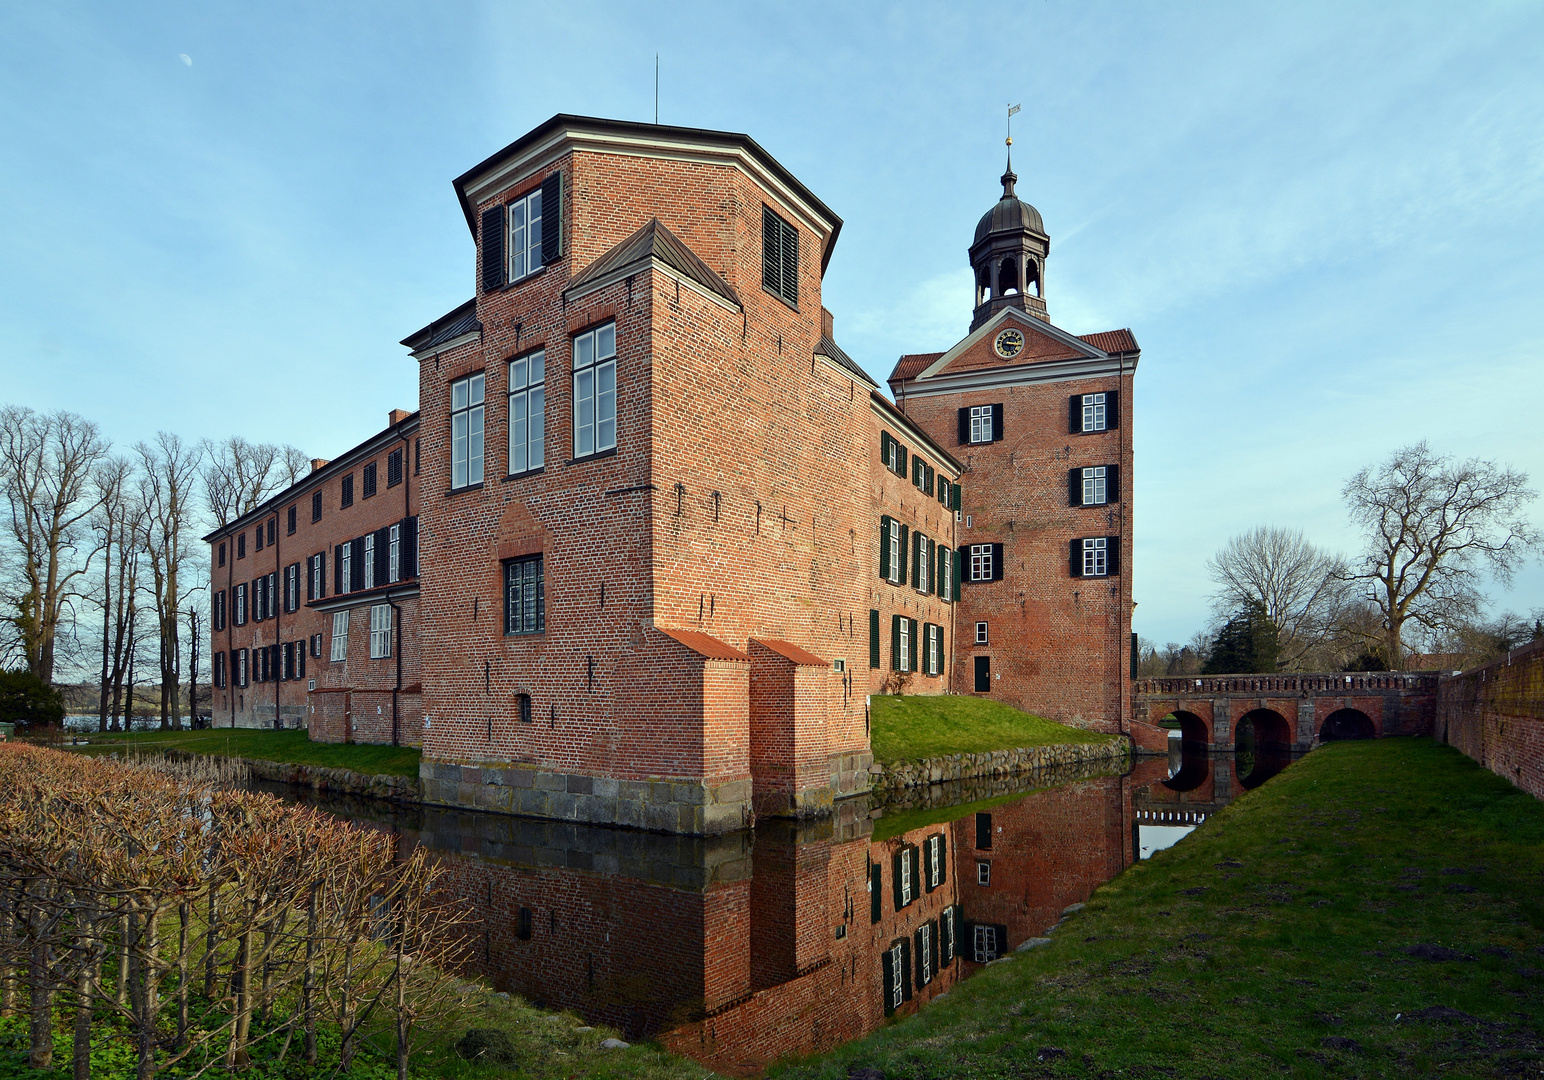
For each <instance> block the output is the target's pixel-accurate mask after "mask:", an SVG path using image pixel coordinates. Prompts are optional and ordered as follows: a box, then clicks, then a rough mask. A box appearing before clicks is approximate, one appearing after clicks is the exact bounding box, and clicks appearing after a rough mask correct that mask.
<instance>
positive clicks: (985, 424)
mask: <svg viewBox="0 0 1544 1080" xmlns="http://www.w3.org/2000/svg"><path fill="white" fill-rule="evenodd" d="M970 441H971V442H972V443H989V442H991V441H992V406H990V405H972V406H971V407H970Z"/></svg>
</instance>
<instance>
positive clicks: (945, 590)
mask: <svg viewBox="0 0 1544 1080" xmlns="http://www.w3.org/2000/svg"><path fill="white" fill-rule="evenodd" d="M938 599H940V600H953V599H954V549H953V548H951V547H949V546H947V545H945V544H939V545H938Z"/></svg>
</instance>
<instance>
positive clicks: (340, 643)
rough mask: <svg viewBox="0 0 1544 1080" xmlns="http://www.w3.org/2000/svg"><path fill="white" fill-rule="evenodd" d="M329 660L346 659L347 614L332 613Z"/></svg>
mask: <svg viewBox="0 0 1544 1080" xmlns="http://www.w3.org/2000/svg"><path fill="white" fill-rule="evenodd" d="M329 659H331V660H334V661H337V660H347V659H348V612H346V611H335V612H333V613H332V654H331V656H330V657H329Z"/></svg>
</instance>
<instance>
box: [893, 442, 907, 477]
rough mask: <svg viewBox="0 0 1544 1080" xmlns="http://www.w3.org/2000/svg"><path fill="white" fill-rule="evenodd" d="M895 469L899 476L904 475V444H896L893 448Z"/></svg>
mask: <svg viewBox="0 0 1544 1080" xmlns="http://www.w3.org/2000/svg"><path fill="white" fill-rule="evenodd" d="M895 471H896V473H897V474H899V475H901V476H905V475H906V448H905V447H904V446H897V447H896V448H895Z"/></svg>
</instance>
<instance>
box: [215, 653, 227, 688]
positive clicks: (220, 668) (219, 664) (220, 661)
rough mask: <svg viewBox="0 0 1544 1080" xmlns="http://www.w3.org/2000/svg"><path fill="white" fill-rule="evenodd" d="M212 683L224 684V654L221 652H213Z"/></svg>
mask: <svg viewBox="0 0 1544 1080" xmlns="http://www.w3.org/2000/svg"><path fill="white" fill-rule="evenodd" d="M214 684H215V685H216V686H224V685H225V654H224V653H222V652H217V653H215V654H214Z"/></svg>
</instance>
